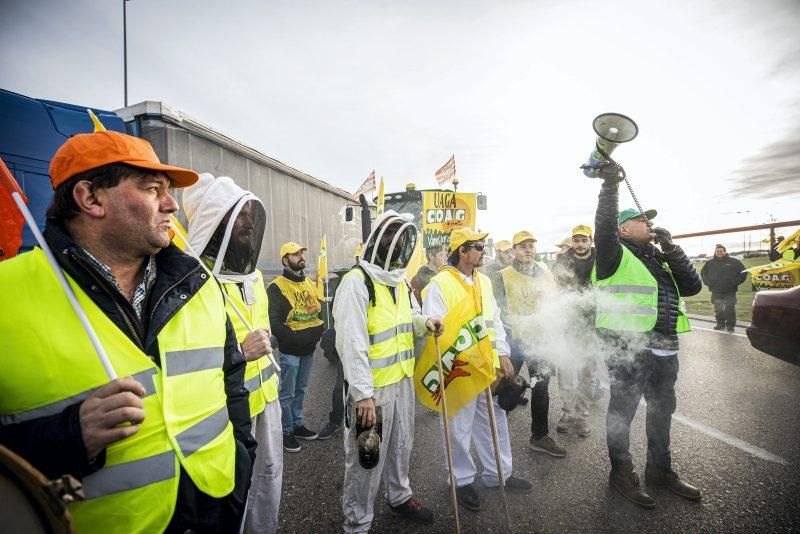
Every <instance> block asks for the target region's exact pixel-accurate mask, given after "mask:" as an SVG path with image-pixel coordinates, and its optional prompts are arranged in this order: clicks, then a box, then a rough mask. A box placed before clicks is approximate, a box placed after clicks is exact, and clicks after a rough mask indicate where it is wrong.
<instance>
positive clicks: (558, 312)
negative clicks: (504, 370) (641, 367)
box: [504, 273, 647, 377]
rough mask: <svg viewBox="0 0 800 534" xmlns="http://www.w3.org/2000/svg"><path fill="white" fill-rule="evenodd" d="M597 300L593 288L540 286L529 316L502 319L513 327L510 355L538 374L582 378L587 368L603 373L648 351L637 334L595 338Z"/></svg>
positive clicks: (598, 296) (640, 335) (600, 335)
mask: <svg viewBox="0 0 800 534" xmlns="http://www.w3.org/2000/svg"><path fill="white" fill-rule="evenodd" d="M543 276H549V275H543ZM568 276H573V277H574V274H572V273H569V275H568ZM562 281H563V279H562ZM601 298H608V297H607V295H606V294H602V293H601V292H599V291H598V290H596V289H595V288H593V287H589V288H585V289H582V290H578V291H574V290H565V289H564V288H561V287H559V286H556V284H554V283H545V284H542V285H541V290H540V292H539V294H538V295H537V296H536V302H537V304H536V307H535V309H534V310H533V312H532V313H530V314H526V315H524V316H509V317H506V318H504V322H507V323H508V324H510V325H512V328H513V330H514V336H513V337H515V338H518V339H512V340H510V343H511V345H512V353H521V354H522V355H523V357H524V358H525V359H526V360H527V361H528V362H530V363H532V364H534V366H538V367H539V369H540V373H541V374H542V375H545V374H548V373H549V374H552V373H553V372H555V370H556V369H558V370H559V372H560V373H562V374H565V375H567V376H569V377H574V376H575V375H580V374H582V373H583V372H584V371H585V369H586V368H587V367H589V368H594V367H595V366H597V367H598V368H602V367H603V365H604V363H606V362H608V363H617V362H620V363H621V362H625V361H631V360H632V359H633V357H634V355H635V354H636V353H637V352H639V351H641V350H642V349H644V348H645V347H646V344H647V338H646V336H645V335H643V334H642V333H639V332H621V331H614V335H613V336H608V335H602V334H601V333H599V332H598V330H597V329H596V328H595V327H594V309H595V304H596V302H597V301H598V299H601ZM515 349H516V350H515ZM537 362H543V363H544V364H543V365H540V364H538V363H537Z"/></svg>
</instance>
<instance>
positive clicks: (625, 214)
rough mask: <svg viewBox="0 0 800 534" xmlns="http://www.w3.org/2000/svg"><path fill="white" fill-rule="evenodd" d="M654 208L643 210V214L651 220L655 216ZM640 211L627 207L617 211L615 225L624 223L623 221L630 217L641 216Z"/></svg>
mask: <svg viewBox="0 0 800 534" xmlns="http://www.w3.org/2000/svg"><path fill="white" fill-rule="evenodd" d="M656 213H657V212H656V210H646V211H645V212H644V216H645V217H647V219H648V220H653V219H655V217H656ZM641 216H642V212H641V211H639V210H637V209H634V208H628V209H626V210H622V211H621V212H619V217H618V218H617V225H620V224H622V223H624V222H625V221H629V220H631V219H635V218H636V217H641Z"/></svg>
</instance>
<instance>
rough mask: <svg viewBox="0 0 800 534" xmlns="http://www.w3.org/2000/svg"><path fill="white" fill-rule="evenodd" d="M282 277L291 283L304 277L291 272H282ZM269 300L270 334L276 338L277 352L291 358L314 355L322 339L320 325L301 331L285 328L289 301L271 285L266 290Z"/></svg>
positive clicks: (277, 288) (274, 285) (275, 285)
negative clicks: (288, 355)
mask: <svg viewBox="0 0 800 534" xmlns="http://www.w3.org/2000/svg"><path fill="white" fill-rule="evenodd" d="M281 276H284V277H286V278H288V279H289V280H291V281H292V282H302V281H303V280H305V278H306V277H305V275H296V274H294V273H293V272H292V271H287V270H286V269H284V270H283V274H282V275H281ZM267 297H268V298H269V326H270V328H271V329H272V333H273V334H275V337H277V338H278V350H279V351H280V352H281V353H282V354H291V355H292V356H308V355H310V354H314V350H315V349H316V348H317V343H318V342H319V339H320V338H321V337H322V325H319V326H312V327H311V328H304V329H302V330H297V331H295V330H292V329H291V328H289V327H288V326H286V319H287V318H288V317H289V312H291V311H292V305H291V304H289V299H287V298H286V296H285V295H284V294H283V293H282V292H281V288H280V287H278V284H275V283H272V284H270V285H269V287H268V288H267Z"/></svg>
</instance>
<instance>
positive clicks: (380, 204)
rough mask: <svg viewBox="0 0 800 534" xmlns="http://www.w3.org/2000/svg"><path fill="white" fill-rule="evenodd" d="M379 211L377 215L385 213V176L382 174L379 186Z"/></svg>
mask: <svg viewBox="0 0 800 534" xmlns="http://www.w3.org/2000/svg"><path fill="white" fill-rule="evenodd" d="M377 205H378V211H377V212H376V213H377V215H380V214H382V213H383V176H381V185H380V186H379V187H378V202H377Z"/></svg>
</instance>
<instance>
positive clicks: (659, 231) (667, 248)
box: [653, 228, 675, 252]
mask: <svg viewBox="0 0 800 534" xmlns="http://www.w3.org/2000/svg"><path fill="white" fill-rule="evenodd" d="M653 234H654V238H653V239H654V241H655V242H656V244H657V245H658V246H660V247H661V250H662V252H672V251H673V250H675V243H673V242H672V234H671V233H669V230H667V229H666V228H653Z"/></svg>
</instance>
